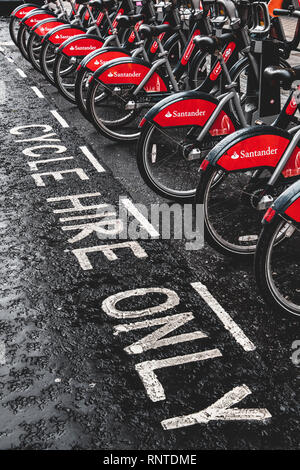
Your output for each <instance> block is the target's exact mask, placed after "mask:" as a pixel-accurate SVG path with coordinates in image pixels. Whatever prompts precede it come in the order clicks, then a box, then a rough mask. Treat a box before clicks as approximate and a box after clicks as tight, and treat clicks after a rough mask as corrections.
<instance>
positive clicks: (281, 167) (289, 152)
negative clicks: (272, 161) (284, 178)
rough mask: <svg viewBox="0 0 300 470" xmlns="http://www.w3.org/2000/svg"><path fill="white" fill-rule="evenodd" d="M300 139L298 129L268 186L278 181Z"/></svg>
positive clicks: (299, 130)
mask: <svg viewBox="0 0 300 470" xmlns="http://www.w3.org/2000/svg"><path fill="white" fill-rule="evenodd" d="M299 141H300V129H298V131H297V132H296V134H295V135H294V137H293V139H292V140H291V142H290V143H289V145H288V146H287V148H286V150H285V151H284V153H283V155H282V157H281V159H280V161H279V163H278V165H277V166H276V168H275V171H274V172H273V173H272V176H271V178H270V179H269V181H268V186H274V184H275V183H276V182H277V180H278V179H279V177H280V175H281V173H282V171H283V170H284V168H285V166H286V164H287V163H288V161H289V159H290V157H291V155H292V153H293V151H294V150H295V148H296V147H297V144H298V143H299Z"/></svg>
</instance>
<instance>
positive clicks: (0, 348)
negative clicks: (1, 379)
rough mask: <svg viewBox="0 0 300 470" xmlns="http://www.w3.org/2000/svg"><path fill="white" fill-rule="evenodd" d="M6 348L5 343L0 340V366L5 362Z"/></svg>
mask: <svg viewBox="0 0 300 470" xmlns="http://www.w3.org/2000/svg"><path fill="white" fill-rule="evenodd" d="M5 353H6V348H5V344H4V343H3V342H2V341H0V366H3V365H5V364H6V357H5V356H6V354H5Z"/></svg>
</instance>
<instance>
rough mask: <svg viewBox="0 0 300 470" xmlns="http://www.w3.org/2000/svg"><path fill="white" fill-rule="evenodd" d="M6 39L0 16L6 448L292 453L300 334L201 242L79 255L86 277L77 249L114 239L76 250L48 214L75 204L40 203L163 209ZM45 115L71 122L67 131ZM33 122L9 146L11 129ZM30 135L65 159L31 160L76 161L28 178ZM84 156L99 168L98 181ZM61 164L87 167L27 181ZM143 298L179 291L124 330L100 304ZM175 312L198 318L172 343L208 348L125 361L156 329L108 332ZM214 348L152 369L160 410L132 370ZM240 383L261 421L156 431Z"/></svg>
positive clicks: (0, 336)
mask: <svg viewBox="0 0 300 470" xmlns="http://www.w3.org/2000/svg"><path fill="white" fill-rule="evenodd" d="M10 43H11V39H10V37H9V34H8V21H7V19H1V20H0V48H1V49H0V119H1V139H0V142H1V151H0V184H1V192H0V200H1V206H0V207H1V209H0V231H1V239H0V240H1V241H0V244H1V250H0V258H1V269H0V275H1V284H0V400H1V401H0V416H1V420H0V449H106V450H110V449H122V450H129V449H145V450H149V449H160V450H161V449H163V450H165V449H179V450H181V449H298V448H299V410H300V407H299V376H300V374H299V368H298V367H297V366H296V365H295V364H294V363H293V361H292V360H291V356H292V353H293V350H292V344H293V343H294V342H295V341H296V340H299V339H300V332H299V323H297V322H296V321H294V320H293V319H292V318H290V319H284V318H281V317H279V316H274V314H272V312H270V310H269V309H268V308H267V307H266V305H265V304H264V303H263V301H262V300H261V299H260V297H259V294H258V292H257V290H256V286H255V280H254V277H253V274H252V268H251V265H246V266H241V265H240V264H238V263H237V262H235V261H232V260H230V259H226V258H223V257H221V256H219V255H218V254H216V253H215V252H214V251H213V250H211V249H210V248H209V247H208V246H205V247H204V248H203V249H201V250H199V251H196V252H195V251H192V252H189V251H186V250H185V244H184V242H179V241H174V240H173V241H161V240H148V241H140V242H139V244H140V246H141V247H142V248H143V250H144V253H146V255H147V256H145V255H144V256H143V257H141V258H137V257H136V256H135V255H134V253H133V252H132V251H130V250H129V249H123V250H119V251H118V252H116V253H117V256H118V259H117V260H114V261H110V260H109V259H107V258H106V257H105V256H104V255H103V253H99V252H98V253H94V254H90V255H89V256H88V259H89V261H90V268H91V269H83V266H84V265H82V264H80V263H79V261H78V258H77V257H76V255H75V254H74V250H78V249H83V248H86V247H95V246H96V247H97V246H101V245H103V244H110V243H113V242H111V241H110V242H106V241H103V240H99V238H98V237H97V236H96V235H95V233H91V234H89V235H87V236H86V237H85V238H82V239H81V240H78V241H74V240H73V239H74V237H75V235H77V234H78V233H79V231H78V229H77V230H75V229H74V230H73V231H72V230H62V227H67V226H68V225H72V223H70V221H67V222H63V221H61V220H60V218H63V217H70V216H74V215H75V216H76V215H78V214H76V213H75V214H74V212H73V213H63V214H60V213H54V212H53V211H54V210H57V209H62V208H66V207H69V206H68V205H67V204H68V203H67V202H54V201H53V200H52V201H49V198H58V197H67V196H71V195H73V196H74V195H86V194H95V193H97V194H99V193H100V195H97V196H95V198H94V199H93V200H90V199H89V200H88V199H85V200H84V203H85V204H92V203H93V202H95V201H96V203H102V204H112V205H115V204H117V203H118V201H119V196H120V195H121V196H124V197H127V198H129V199H130V200H132V201H133V203H144V204H148V205H149V204H151V203H157V202H164V201H162V200H160V199H159V198H158V197H156V196H155V195H154V194H153V193H152V192H151V191H150V190H148V188H147V187H146V186H145V184H144V183H143V182H142V180H141V178H140V177H139V175H138V173H137V169H136V163H135V147H134V145H118V144H113V143H111V142H108V141H106V140H105V139H104V138H103V137H102V136H100V135H98V134H97V133H96V131H95V130H94V128H93V127H92V126H91V125H90V124H89V123H88V122H87V121H85V120H84V118H83V117H82V116H81V115H80V113H79V112H78V110H77V109H76V108H75V107H74V106H73V105H71V104H70V103H68V102H66V101H65V100H64V99H63V98H62V97H60V96H59V94H58V93H57V91H56V90H55V89H54V88H53V87H52V86H51V85H50V84H48V83H47V82H46V81H45V79H44V78H43V77H42V76H41V75H40V74H39V73H38V72H36V71H34V70H33V69H32V67H31V65H30V64H29V63H27V62H26V61H25V60H24V59H23V58H22V57H21V55H20V53H19V52H18V50H17V48H16V46H14V45H11V44H10ZM8 58H9V59H11V60H13V62H12V61H9V60H8ZM16 69H20V70H22V71H23V72H24V73H25V75H26V77H24V76H21V75H22V74H21V75H20V73H19V72H18V71H17V70H16ZM33 86H36V87H37V88H38V89H39V90H40V91H41V92H42V94H43V96H44V98H38V97H37V95H36V94H35V93H34V91H33V90H32V88H31V87H33ZM51 110H52V111H53V110H54V111H58V112H59V114H60V115H61V116H62V117H63V118H64V119H65V120H66V122H67V123H68V124H69V127H68V128H63V127H62V126H61V124H60V123H59V122H58V121H57V120H56V119H55V117H54V116H53V114H51V112H50V111H51ZM28 125H30V126H31V127H28V128H23V127H22V129H19V132H21V134H19V135H18V134H16V133H15V134H14V133H11V130H12V129H13V128H16V126H28ZM37 125H40V126H46V125H47V126H51V130H49V128H47V129H48V130H49V133H52V132H53V133H55V135H54V136H52V137H53V138H56V139H60V141H59V142H55V143H58V144H59V145H62V146H65V147H66V148H67V150H66V151H65V152H64V153H63V154H62V155H59V154H55V155H53V152H52V151H51V150H50V148H49V149H48V151H47V152H45V151H43V155H42V156H41V157H40V159H50V158H54V157H60V156H63V157H73V158H72V159H71V158H70V159H68V160H61V161H57V162H50V163H41V164H39V165H38V169H37V170H34V169H32V168H31V167H30V166H29V165H28V162H34V161H36V160H38V159H36V158H32V157H30V156H29V155H28V148H29V147H33V146H36V145H38V144H37V143H36V142H33V143H32V142H31V143H30V142H17V141H18V140H25V139H33V138H36V137H38V136H41V135H42V134H43V132H42V128H41V127H40V128H38V127H36V126H37ZM43 129H46V128H43ZM13 132H14V131H13ZM16 132H17V131H16ZM82 146H86V147H87V148H88V149H89V151H90V152H91V153H92V155H93V156H94V157H95V158H96V159H97V161H98V162H99V163H100V164H101V165H102V166H103V168H104V170H105V171H103V172H98V171H97V170H96V168H95V167H94V166H93V165H92V164H91V163H90V161H89V160H88V159H87V158H86V157H85V156H84V155H83V153H82V151H81V150H80V147H82ZM26 149H27V150H26ZM24 151H26V152H27V154H24ZM70 169H80V170H81V171H79V173H78V172H77V173H74V172H73V173H68V174H64V175H63V179H61V180H59V181H55V180H54V178H53V177H52V176H49V175H48V176H43V177H42V180H43V182H44V184H45V186H41V185H40V186H38V185H37V182H38V181H40V180H39V178H38V177H37V176H35V177H33V176H32V175H36V174H37V173H44V172H51V171H52V172H53V171H58V170H60V171H62V170H70ZM92 213H95V211H89V214H92ZM83 214H84V215H85V214H86V212H81V213H80V215H83ZM73 224H78V220H77V221H76V222H73ZM85 268H86V265H85ZM196 282H201V283H202V284H204V285H205V286H206V287H207V288H208V289H209V291H210V292H211V293H212V294H213V296H214V298H215V299H216V300H217V302H218V303H219V304H220V305H221V306H222V307H223V309H224V310H225V311H226V312H227V313H228V314H229V315H230V317H231V318H232V319H233V320H234V322H235V323H236V324H237V325H238V326H239V327H240V328H241V329H242V331H243V332H244V334H245V336H246V337H247V338H248V340H249V342H251V344H252V345H253V347H252V348H251V350H245V348H243V347H242V346H241V344H239V343H238V342H237V341H236V340H235V339H234V337H233V336H232V334H230V332H229V331H228V330H226V329H225V328H224V325H223V324H222V322H221V321H220V319H219V318H218V317H217V315H216V314H215V312H214V311H213V310H212V308H211V306H209V305H208V303H207V302H206V301H205V300H204V299H203V298H202V297H201V296H200V295H199V294H198V293H197V292H196V291H195V289H194V288H193V287H192V285H191V283H196ZM153 287H155V288H164V289H165V288H167V289H170V290H172V291H174V292H176V294H177V295H178V297H179V299H180V302H179V304H178V305H177V306H175V307H173V308H171V309H169V310H166V311H164V312H161V314H155V315H152V316H151V315H150V316H148V317H143V318H137V317H136V318H131V319H130V320H128V319H126V318H125V317H124V318H123V319H117V318H115V317H113V316H110V315H108V314H107V313H106V311H105V309H103V308H102V302H103V301H104V300H105V299H107V298H108V297H109V296H112V295H115V294H117V293H120V292H124V291H128V290H134V289H142V288H153ZM164 300H165V297H164V296H163V295H162V294H148V295H147V296H138V297H136V298H130V299H128V300H123V301H121V302H120V303H119V304H118V308H119V309H120V310H126V311H127V310H131V311H132V310H139V309H146V308H150V307H151V306H153V305H159V304H160V303H162V302H164ZM183 312H192V313H193V317H194V318H193V319H192V320H191V321H190V322H188V323H186V324H185V325H184V326H182V327H180V329H178V331H177V330H175V331H174V332H173V333H170V334H169V336H172V335H174V336H175V335H179V334H183V333H190V332H195V331H199V330H200V331H201V332H203V333H204V334H205V335H206V337H205V338H202V339H195V340H192V341H186V342H182V343H179V342H178V343H177V344H176V343H175V344H170V345H167V346H161V347H158V348H153V349H150V350H148V351H144V352H138V353H137V354H128V353H127V352H126V351H125V350H124V348H126V347H127V346H129V345H131V344H132V343H134V342H136V341H138V340H140V339H141V338H143V337H144V336H146V334H150V333H152V332H153V331H155V329H156V328H158V327H157V326H156V327H153V326H151V325H150V326H148V327H145V325H144V326H143V328H142V329H137V330H134V331H130V332H127V333H125V332H123V333H121V334H118V335H116V334H114V333H115V329H114V328H115V327H116V326H117V325H120V324H121V325H124V324H128V323H132V322H135V321H144V320H146V319H153V318H157V317H163V316H166V315H175V314H179V313H183ZM215 349H217V350H218V351H219V352H220V354H219V356H218V357H215V358H212V359H209V360H204V361H196V362H189V363H187V364H181V365H176V366H173V367H164V368H161V369H159V370H158V371H157V377H158V379H159V381H160V383H161V384H162V386H163V389H164V395H165V399H163V400H160V401H156V402H155V401H153V400H152V399H151V397H150V396H149V393H147V390H146V388H145V386H144V384H143V382H142V380H141V378H140V376H139V374H138V372H137V370H136V365H137V364H139V363H142V362H144V361H154V360H162V359H168V358H172V357H178V356H186V355H194V356H195V355H196V354H197V353H199V352H203V351H207V350H215ZM246 349H247V348H246ZM242 385H246V386H247V387H248V388H249V390H251V394H250V393H249V394H248V395H247V396H246V397H245V398H244V399H243V400H241V401H240V402H239V403H237V404H235V405H233V407H234V408H240V409H242V408H249V409H251V408H259V409H264V410H267V411H268V416H269V417H268V419H263V420H258V421H255V420H251V419H250V417H249V419H242V420H224V419H222V418H220V417H219V418H217V419H215V420H211V421H209V422H207V423H203V422H200V423H196V424H192V425H190V426H187V427H182V428H179V429H175V430H165V429H164V428H163V426H162V424H161V423H162V421H164V420H166V419H168V418H172V417H176V416H182V415H188V414H191V413H196V412H198V411H200V410H204V409H205V408H207V407H209V406H211V405H212V404H213V403H215V402H216V401H217V400H219V399H220V398H221V397H223V396H224V395H225V394H226V393H228V392H230V391H231V390H233V389H235V388H236V387H240V386H242ZM148 391H149V390H148Z"/></svg>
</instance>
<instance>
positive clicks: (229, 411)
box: [161, 385, 272, 430]
mask: <svg viewBox="0 0 300 470" xmlns="http://www.w3.org/2000/svg"><path fill="white" fill-rule="evenodd" d="M251 393H252V392H251V390H250V389H249V387H247V385H242V386H240V387H235V388H234V389H232V390H231V391H230V392H228V393H226V394H225V395H224V396H223V397H222V398H220V399H219V400H217V401H216V402H215V403H214V404H213V405H211V406H208V407H207V408H205V409H204V410H202V411H199V412H197V413H193V414H190V415H186V416H177V417H176V418H171V419H165V420H164V421H162V422H161V425H162V427H163V428H164V429H165V430H168V429H179V428H183V427H186V426H192V425H193V424H207V423H209V422H210V421H265V420H267V419H270V418H272V415H271V414H270V412H269V411H268V410H267V409H266V408H231V406H232V405H235V404H236V403H239V402H240V401H242V400H243V399H244V398H246V397H247V396H248V395H251Z"/></svg>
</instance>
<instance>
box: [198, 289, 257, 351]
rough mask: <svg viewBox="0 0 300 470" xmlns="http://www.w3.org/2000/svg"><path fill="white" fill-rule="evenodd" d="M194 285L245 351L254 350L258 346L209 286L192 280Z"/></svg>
mask: <svg viewBox="0 0 300 470" xmlns="http://www.w3.org/2000/svg"><path fill="white" fill-rule="evenodd" d="M191 285H192V287H193V288H194V289H195V290H196V291H197V292H198V294H200V295H201V297H202V298H203V300H205V302H206V303H207V305H209V307H210V308H211V309H212V310H213V311H214V312H215V314H216V315H217V317H218V318H219V320H221V322H222V323H223V325H224V327H225V328H226V330H228V331H229V332H230V333H231V334H232V336H233V337H234V339H235V340H236V342H237V343H239V344H240V345H241V346H242V348H243V349H244V350H245V351H254V350H255V349H256V346H255V345H254V344H253V343H252V342H251V341H250V340H249V338H248V337H247V336H246V335H245V333H244V332H243V330H242V329H241V328H240V327H239V326H238V325H237V324H236V323H235V321H234V320H233V319H232V318H231V316H230V315H229V314H228V313H227V312H226V311H225V310H224V309H223V307H221V305H220V304H219V302H218V301H217V300H216V299H215V298H214V297H213V296H212V295H211V293H210V292H209V290H208V289H207V287H206V286H205V285H204V284H202V283H201V282H192V283H191Z"/></svg>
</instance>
